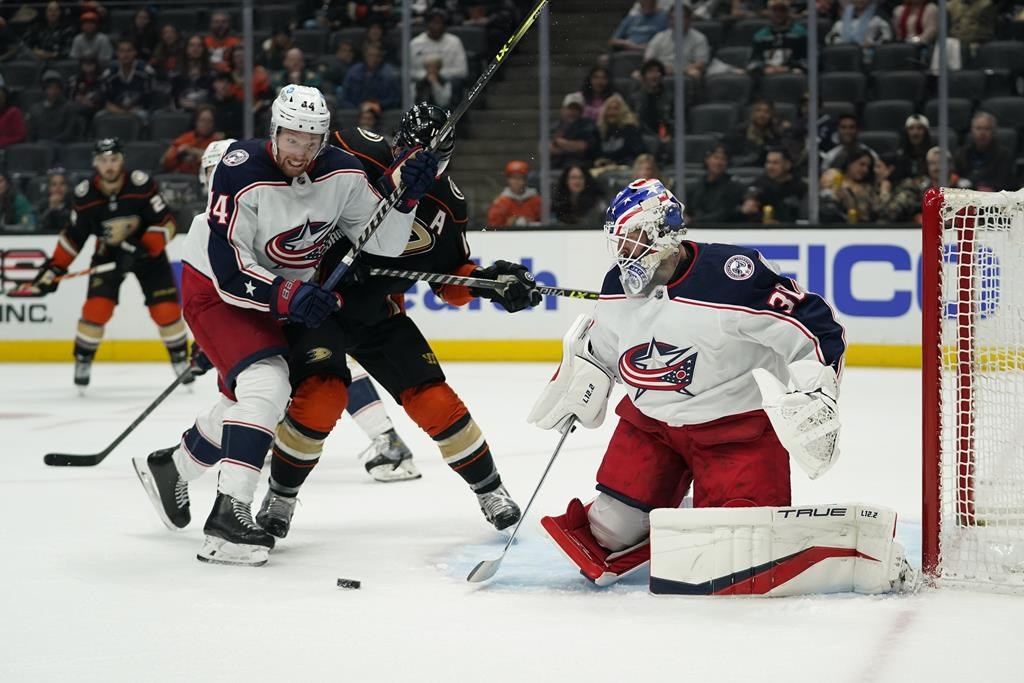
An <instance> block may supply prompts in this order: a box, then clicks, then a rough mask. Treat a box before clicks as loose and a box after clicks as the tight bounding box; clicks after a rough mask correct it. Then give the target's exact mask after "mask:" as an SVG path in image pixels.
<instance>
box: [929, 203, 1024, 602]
mask: <svg viewBox="0 0 1024 683" xmlns="http://www.w3.org/2000/svg"><path fill="white" fill-rule="evenodd" d="M922 224H923V225H922V227H923V237H922V239H923V242H922V245H923V248H922V288H921V301H922V325H923V327H922V389H923V396H922V399H923V406H922V408H923V413H922V415H923V420H922V427H923V434H922V437H923V439H922V453H923V479H922V482H923V506H922V515H923V530H922V534H923V537H922V560H923V569H924V570H925V572H926V573H927V574H928V575H930V576H931V577H932V579H933V580H934V581H935V583H936V584H938V585H967V586H974V587H979V588H988V589H994V590H1009V591H1014V592H1024V190H1022V191H1019V192H998V193H995V192H976V191H971V190H962V189H955V188H933V189H931V190H928V191H927V193H926V194H925V197H924V200H923V202H922ZM1018 279H1019V280H1020V282H1019V283H1018V282H1017V280H1018Z"/></svg>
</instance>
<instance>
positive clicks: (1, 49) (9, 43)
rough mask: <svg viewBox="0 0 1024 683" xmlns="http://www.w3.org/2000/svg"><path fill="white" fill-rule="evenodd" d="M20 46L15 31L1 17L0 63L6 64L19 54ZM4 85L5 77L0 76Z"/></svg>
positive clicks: (1, 83)
mask: <svg viewBox="0 0 1024 683" xmlns="http://www.w3.org/2000/svg"><path fill="white" fill-rule="evenodd" d="M19 47H20V44H19V42H18V37H17V36H16V35H14V31H13V30H11V28H10V27H9V26H8V25H7V20H6V19H4V18H3V17H2V16H0V62H6V61H7V60H8V59H12V58H13V57H14V56H15V55H17V54H18V49H19ZM0 85H3V76H0Z"/></svg>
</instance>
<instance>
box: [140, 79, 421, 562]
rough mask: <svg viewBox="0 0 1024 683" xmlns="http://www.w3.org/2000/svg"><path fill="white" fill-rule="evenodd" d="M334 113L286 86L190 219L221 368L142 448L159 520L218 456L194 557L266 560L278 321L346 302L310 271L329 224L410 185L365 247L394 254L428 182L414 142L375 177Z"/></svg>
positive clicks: (199, 304) (196, 323)
mask: <svg viewBox="0 0 1024 683" xmlns="http://www.w3.org/2000/svg"><path fill="white" fill-rule="evenodd" d="M329 131H330V111H329V110H328V108H327V103H326V102H325V101H324V98H323V95H322V94H321V93H320V92H319V91H318V90H316V89H315V88H308V87H304V86H294V85H289V86H286V87H284V88H283V89H282V90H281V92H280V93H279V94H278V97H277V98H276V99H275V101H274V103H273V107H272V113H271V130H270V138H269V139H256V140H245V141H240V142H236V143H234V144H232V145H231V146H230V148H229V149H228V150H227V153H226V154H225V155H224V157H223V158H222V159H221V161H220V164H219V165H218V166H217V168H216V171H215V172H214V174H213V180H212V183H211V188H210V194H209V198H208V204H207V210H206V220H205V221H194V223H193V226H192V230H191V231H190V233H189V235H188V238H187V241H186V244H185V255H184V258H183V261H184V264H183V266H184V267H183V269H182V293H183V299H184V309H185V319H186V321H187V322H188V325H189V327H190V329H191V330H192V333H193V335H194V336H195V338H196V342H197V343H198V344H199V346H201V347H202V349H203V351H204V352H205V354H206V356H207V357H208V358H209V360H210V362H211V363H212V364H213V366H214V367H215V368H216V369H217V372H218V376H219V377H218V379H219V384H220V388H221V392H222V394H223V396H222V397H221V399H220V401H219V402H218V403H217V405H215V406H214V407H213V408H212V409H211V410H209V411H207V412H206V413H204V414H201V415H200V416H199V417H198V418H197V420H196V423H195V424H194V425H193V427H192V428H191V429H189V430H187V431H186V432H185V433H184V435H183V436H182V441H181V444H180V445H179V446H178V447H177V448H174V449H164V450H161V451H157V452H155V453H153V454H151V455H150V456H148V457H147V458H136V460H135V467H136V471H137V472H138V474H139V478H140V480H141V481H142V483H143V485H144V486H145V487H146V490H147V492H148V493H149V495H150V498H151V500H152V501H153V503H154V505H155V506H156V508H157V512H158V513H159V514H160V517H161V519H162V520H163V521H164V523H165V524H166V525H167V526H168V527H169V528H172V529H179V528H183V527H184V526H185V525H187V524H188V522H189V520H190V518H191V514H190V510H189V501H188V487H187V482H188V481H190V480H193V479H195V478H197V477H198V476H200V475H201V474H203V473H204V472H205V471H206V470H207V469H209V468H210V467H212V466H213V465H215V464H217V463H220V477H219V479H218V486H217V499H216V501H215V503H214V506H213V510H212V511H211V513H210V515H209V517H208V518H207V520H206V524H205V526H204V532H205V533H206V538H205V541H204V544H203V546H202V548H201V549H200V551H199V553H198V555H197V557H198V559H200V560H203V561H208V562H219V563H225V564H242V565H260V564H263V563H265V562H266V561H267V556H268V551H269V550H270V549H271V548H273V545H274V539H273V537H272V536H270V535H269V534H267V533H266V532H264V531H263V530H262V529H260V528H259V527H258V526H257V525H256V524H255V522H254V521H253V518H252V513H251V507H250V506H251V503H252V498H253V494H254V492H255V488H256V483H257V479H258V477H259V472H260V468H261V467H262V465H263V461H264V458H265V456H266V453H267V451H268V450H269V447H270V443H271V442H272V440H273V434H274V429H275V427H276V426H277V423H278V421H279V420H280V419H281V417H282V415H283V414H284V409H285V407H286V404H287V402H288V396H289V393H290V384H289V381H288V365H287V363H286V362H285V359H284V354H285V353H286V351H287V343H286V341H285V339H284V335H283V334H282V332H281V323H282V322H284V321H291V322H296V323H300V324H304V325H308V326H310V327H316V326H317V325H319V324H320V323H321V322H322V321H323V320H324V319H325V318H326V317H327V316H328V315H330V314H331V313H332V312H334V311H336V310H338V308H339V307H340V306H342V305H343V304H344V302H343V301H341V299H340V297H338V296H337V295H336V294H333V293H331V292H328V291H326V290H325V289H323V288H321V287H319V286H318V285H316V284H314V283H311V282H310V280H311V279H312V276H313V274H314V271H315V270H316V267H317V266H318V265H319V263H320V258H321V256H322V255H323V252H324V251H325V250H326V246H327V244H328V237H329V236H330V235H331V234H332V232H334V231H335V230H341V231H342V233H343V234H344V235H345V237H347V238H348V239H349V240H350V241H352V242H353V243H354V242H355V241H356V240H357V239H358V236H359V234H360V233H361V231H362V229H363V228H364V227H365V225H366V224H367V222H368V221H369V219H370V217H371V216H372V214H373V212H374V211H375V209H376V208H377V206H378V204H379V202H380V199H381V192H389V191H391V190H393V189H394V187H395V186H396V185H397V184H398V182H399V180H401V182H402V183H403V184H404V186H405V192H404V194H403V196H402V200H401V201H400V202H399V204H398V211H395V212H392V213H391V214H390V215H389V216H388V217H387V218H386V219H385V220H384V221H383V222H382V223H381V225H380V228H379V229H378V231H377V232H376V234H375V235H374V237H373V238H371V239H370V240H369V241H368V242H367V244H366V247H365V248H366V251H368V252H370V253H376V254H381V255H388V256H392V255H397V254H400V253H401V252H402V251H403V249H404V248H405V245H406V243H407V241H408V237H409V233H410V230H411V226H412V220H413V215H412V213H411V212H412V211H414V209H415V206H416V203H417V202H418V200H419V198H420V197H421V196H422V195H423V194H424V193H425V192H426V191H427V189H428V188H429V187H430V185H431V184H432V183H433V179H434V175H435V173H436V169H437V159H436V157H435V156H434V155H433V154H431V153H428V152H425V151H423V150H412V151H411V152H410V153H409V154H407V155H406V156H404V157H402V158H401V159H398V160H396V162H395V164H394V165H393V166H392V167H391V168H390V169H389V170H388V173H386V174H385V175H384V176H383V177H382V182H381V184H380V187H379V191H378V188H374V187H373V186H371V185H370V183H369V182H368V180H367V178H366V174H365V173H364V172H363V169H362V167H361V166H360V165H359V163H358V162H357V161H355V160H354V159H353V158H352V157H351V156H350V155H348V154H345V153H343V152H342V151H341V150H338V149H337V148H334V147H329V146H328V145H327V136H328V133H329Z"/></svg>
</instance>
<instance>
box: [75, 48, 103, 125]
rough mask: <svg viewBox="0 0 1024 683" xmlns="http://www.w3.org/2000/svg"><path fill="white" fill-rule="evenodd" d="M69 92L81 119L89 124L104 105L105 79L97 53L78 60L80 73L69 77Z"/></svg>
mask: <svg viewBox="0 0 1024 683" xmlns="http://www.w3.org/2000/svg"><path fill="white" fill-rule="evenodd" d="M68 93H69V94H70V96H71V101H72V103H73V104H74V106H75V111H76V112H77V113H78V117H79V119H81V121H82V122H83V123H84V124H86V125H88V124H89V123H90V122H91V121H92V118H93V116H94V115H95V114H96V112H98V111H99V110H100V108H102V107H103V81H102V80H101V78H100V65H99V62H98V61H97V60H96V56H95V55H87V56H85V57H83V58H82V59H80V60H78V73H77V74H75V75H74V76H72V77H71V78H69V79H68Z"/></svg>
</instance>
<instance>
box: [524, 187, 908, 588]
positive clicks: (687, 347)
mask: <svg viewBox="0 0 1024 683" xmlns="http://www.w3.org/2000/svg"><path fill="white" fill-rule="evenodd" d="M682 216H683V206H682V205H681V204H680V203H679V201H678V200H677V199H676V198H675V197H674V196H673V195H672V193H671V192H669V191H668V190H667V189H665V187H664V186H663V185H662V184H661V183H660V182H658V181H657V180H637V181H634V182H633V183H631V184H630V185H629V186H628V187H626V188H625V189H624V190H623V191H622V192H620V193H619V194H618V196H617V197H616V198H615V200H614V201H613V202H612V204H611V206H610V207H609V208H608V211H607V222H606V224H605V228H606V233H607V237H608V239H609V241H610V247H611V250H612V251H613V253H614V254H615V261H616V267H615V268H613V269H612V270H611V271H610V272H609V273H608V275H607V276H606V277H605V281H604V285H603V287H602V292H601V298H600V300H599V302H598V303H597V305H596V307H595V310H594V317H593V318H590V317H589V316H581V319H580V320H578V321H577V324H576V325H575V326H574V327H573V328H572V329H571V330H570V331H569V333H568V334H567V335H566V338H565V350H564V351H563V361H562V365H561V367H560V369H559V371H558V373H557V374H556V376H555V377H554V378H553V380H552V381H551V382H550V383H549V385H548V386H547V388H546V389H545V390H544V392H543V393H542V395H541V396H540V398H539V399H538V401H537V404H536V405H535V406H534V409H533V411H532V412H531V414H530V417H529V420H530V422H532V423H535V424H537V425H538V426H540V427H542V428H545V429H554V428H559V427H564V425H565V424H566V421H567V419H568V417H569V416H570V415H575V416H576V417H577V418H578V419H579V421H580V422H581V423H582V424H583V425H584V426H587V427H593V426H596V425H598V424H600V423H601V422H602V421H603V418H604V412H605V403H606V401H607V397H608V394H609V392H610V387H611V382H612V381H613V378H614V379H617V380H618V381H621V382H622V383H623V384H624V385H625V388H626V396H625V397H624V398H623V399H622V401H621V402H620V403H619V404H618V406H617V407H616V409H615V412H616V414H617V415H618V425H617V427H616V429H615V432H614V433H613V435H612V438H611V441H610V443H609V444H608V447H607V450H606V451H605V455H604V458H603V460H602V462H601V466H600V468H599V470H598V472H597V490H598V491H599V493H598V495H597V498H596V499H595V500H594V501H593V502H592V503H590V504H587V505H584V504H583V503H581V502H580V501H579V500H578V499H574V500H573V501H571V502H570V503H569V507H568V510H567V512H566V513H565V514H563V515H559V516H556V517H545V518H544V519H543V520H542V525H543V527H544V529H545V530H546V531H547V532H548V533H549V534H550V535H551V536H552V538H553V539H554V540H555V541H556V543H557V544H558V545H559V547H560V548H561V549H562V550H563V551H565V553H566V554H567V555H568V556H569V558H570V559H571V560H572V561H573V562H574V563H576V564H577V565H578V566H579V567H580V569H581V571H582V573H583V574H584V576H586V577H587V578H588V579H590V580H591V581H594V582H596V583H598V584H599V585H607V584H609V583H612V582H614V581H616V580H618V579H619V578H620V577H621V576H624V575H625V574H627V573H629V572H631V571H633V570H635V569H637V568H639V567H640V566H642V565H643V564H645V563H646V562H647V560H648V558H649V557H650V554H651V549H650V547H649V545H648V536H649V533H650V528H651V526H652V524H654V521H653V520H652V519H651V518H649V517H650V516H649V513H650V512H651V511H652V510H654V509H655V508H677V507H678V506H679V505H680V502H681V501H682V500H683V497H684V495H686V493H687V491H688V490H690V488H691V486H692V491H693V506H694V507H695V508H732V507H769V508H772V507H777V506H789V505H790V503H791V501H790V470H789V457H790V455H792V456H793V458H794V459H795V460H796V461H797V463H798V464H800V465H801V466H802V467H803V468H804V469H805V470H806V471H807V472H808V474H809V475H810V476H811V477H812V478H813V477H816V476H818V475H820V474H821V473H823V472H824V471H825V470H826V469H828V467H830V466H831V464H832V462H833V460H834V459H835V457H836V455H837V452H836V438H837V435H838V429H839V422H838V418H837V415H836V399H837V395H838V379H837V376H838V374H839V373H840V372H841V370H842V364H843V354H844V353H845V350H846V344H845V341H844V337H843V328H842V326H841V325H840V324H839V323H838V322H837V321H836V319H835V317H834V315H833V312H832V309H831V308H830V307H829V305H828V304H827V303H826V302H825V301H824V300H823V299H822V298H821V297H820V296H818V295H816V294H812V293H810V292H806V291H804V290H803V289H801V288H800V286H799V285H798V284H797V283H796V282H795V281H794V280H792V279H790V278H787V277H783V276H780V275H778V274H777V273H776V272H775V271H774V270H773V269H772V268H771V267H769V266H768V265H767V264H766V263H765V262H764V261H763V260H762V259H761V258H760V255H759V254H758V253H757V252H756V251H753V250H750V249H744V248H741V247H735V246H731V245H724V244H702V243H698V242H691V241H688V240H685V239H684V233H685V228H684V226H683V218H682ZM776 378H781V382H780V380H779V379H776ZM782 382H788V383H789V386H788V388H787V387H786V385H784V384H782ZM759 388H761V389H762V392H761V393H759V391H758V389H759ZM762 393H763V396H762ZM811 428H813V429H814V431H808V430H809V429H811ZM851 509H852V506H851ZM670 512H671V513H682V514H677V515H675V517H673V519H683V520H685V519H686V518H687V517H686V513H688V512H693V511H686V510H672V511H670ZM782 512H785V511H784V510H783V511H782ZM701 514H704V513H701ZM730 514H739V513H730V512H729V511H727V510H723V511H721V513H720V518H721V519H719V520H718V521H717V522H716V525H717V526H716V529H717V530H718V531H721V530H722V529H726V528H728V527H729V524H728V522H727V521H723V520H727V519H728V518H729V516H730ZM691 517H692V515H691ZM783 517H785V515H783ZM830 519H832V518H826V519H825V521H822V522H820V529H817V530H816V531H813V532H812V533H818V534H820V535H819V536H818V537H817V538H819V539H826V540H832V539H833V538H834V536H833V535H830V534H832V527H829V526H827V525H828V524H829V523H830V522H829V520H830ZM801 522H802V520H801ZM815 523H818V518H815ZM893 526H894V524H893V523H891V522H890V523H889V524H888V527H886V528H884V530H883V533H887V534H888V538H887V539H884V542H883V544H882V545H883V546H885V547H886V548H892V547H893V546H895V547H896V551H895V552H894V553H893V555H892V557H895V558H896V559H895V560H894V561H893V562H892V563H891V564H887V563H886V562H876V563H874V564H875V565H877V566H874V567H873V568H872V569H871V571H870V572H868V573H872V572H873V576H874V578H878V577H879V576H881V581H880V583H883V584H885V585H889V584H888V583H886V579H892V580H895V578H896V573H898V572H897V571H896V569H898V566H899V565H900V560H902V549H899V548H898V545H897V544H893V543H892V531H893ZM784 528H785V520H784V519H783V520H782V521H781V522H780V525H779V526H776V527H775V528H773V529H771V530H770V531H774V532H778V533H782V530H784ZM862 531H863V529H862ZM709 533H713V532H709ZM723 533H724V532H723ZM730 542H735V544H736V546H735V547H736V549H737V550H736V552H737V555H736V557H739V556H740V555H739V552H740V551H739V548H740V545H741V544H742V542H743V540H742V538H740V537H739V536H737V537H736V538H732V537H730ZM747 542H748V544H749V537H748V538H747ZM824 545H829V543H825V544H824ZM716 547H717V546H716ZM887 552H888V551H887ZM685 557H686V560H687V561H686V562H685V563H684V564H685V566H682V567H677V570H678V572H677V578H678V576H680V575H681V576H682V577H683V580H680V581H676V582H670V584H669V587H670V588H673V589H679V590H680V591H681V592H686V591H689V592H698V593H699V592H702V590H704V589H707V590H708V591H709V592H710V591H713V590H714V582H711V583H710V584H709V585H710V587H709V585H703V584H699V583H688V582H687V581H686V579H687V578H689V576H690V575H689V572H691V571H693V567H694V566H695V565H698V564H701V566H708V563H711V564H712V565H713V564H714V562H715V560H716V559H717V560H718V561H719V564H718V566H719V567H721V566H728V565H729V562H728V561H726V560H725V559H723V558H722V557H717V558H716V557H715V556H713V554H712V552H711V551H710V550H707V551H706V553H705V555H704V556H700V554H699V553H698V554H697V555H696V556H694V555H686V556H685ZM771 559H772V560H776V559H778V558H776V557H774V556H773V557H772V558H771ZM680 561H682V560H680ZM670 563H671V561H670ZM735 569H738V570H739V572H740V574H741V575H743V576H746V575H747V574H746V573H744V572H749V573H755V572H756V571H757V570H758V568H757V567H753V566H752V567H751V568H750V569H749V570H747V569H746V568H745V567H742V566H741V567H735ZM762 569H763V568H762ZM802 569H803V568H801V570H802ZM808 576H809V575H808ZM774 578H775V579H778V578H779V575H778V574H776V575H775V576H774ZM805 579H806V580H807V581H809V583H807V584H805V585H808V586H811V589H812V590H813V589H814V587H815V586H814V582H813V581H811V580H810V578H808V577H805ZM654 585H655V583H654V579H653V571H652V587H654ZM721 586H722V581H721V580H719V583H718V586H717V587H718V588H721ZM772 587H774V586H772ZM846 590H850V587H849V586H847V588H846ZM751 592H758V591H756V590H754V591H751Z"/></svg>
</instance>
